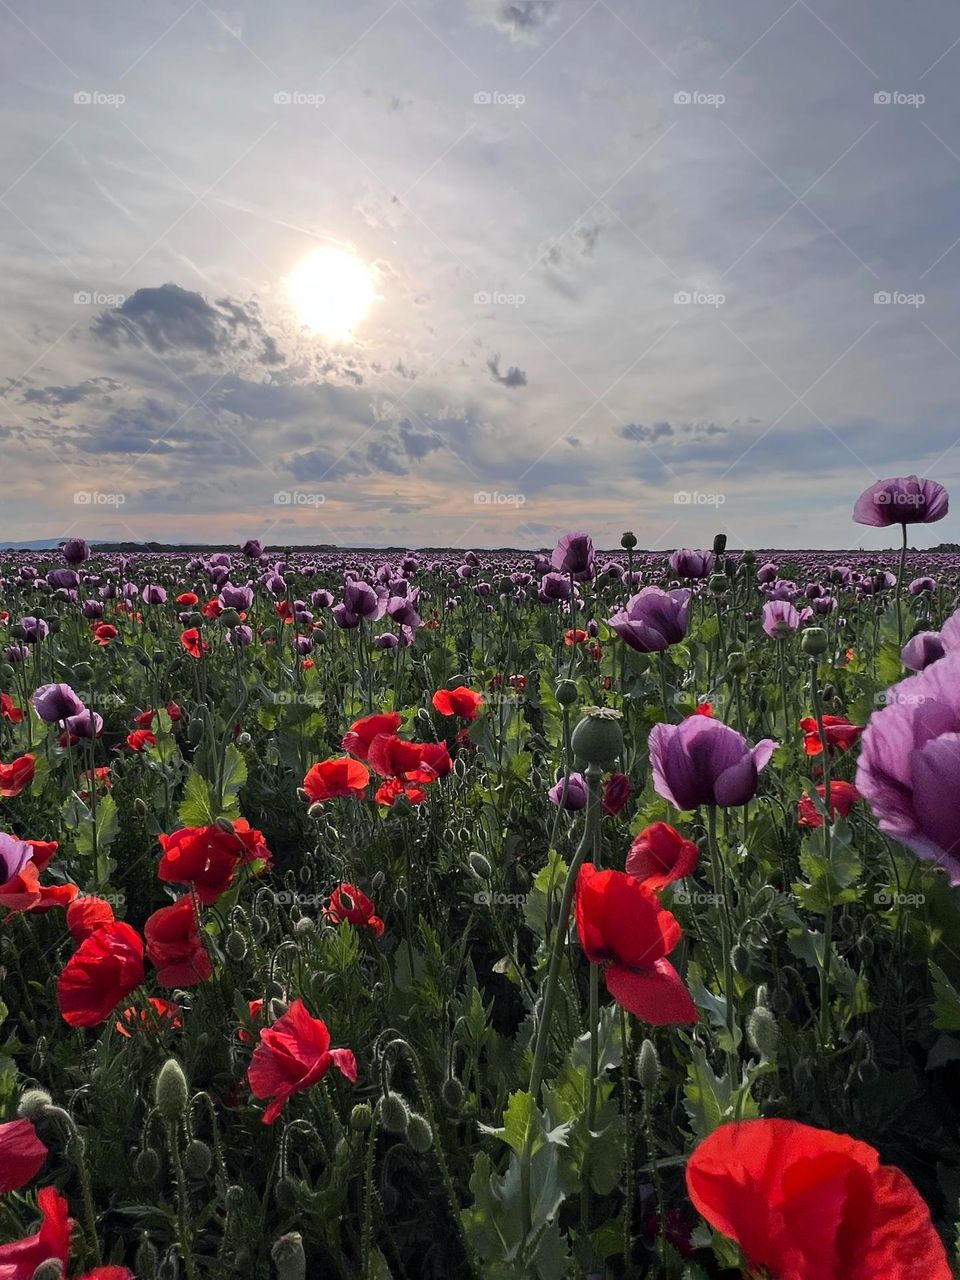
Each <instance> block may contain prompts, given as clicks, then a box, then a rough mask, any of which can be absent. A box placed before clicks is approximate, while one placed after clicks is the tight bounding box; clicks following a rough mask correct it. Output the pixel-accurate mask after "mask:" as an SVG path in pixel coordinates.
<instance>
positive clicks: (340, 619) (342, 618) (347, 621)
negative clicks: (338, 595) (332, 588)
mask: <svg viewBox="0 0 960 1280" xmlns="http://www.w3.org/2000/svg"><path fill="white" fill-rule="evenodd" d="M330 612H331V614H332V615H333V620H334V622H335V623H336V624H337V626H338V627H340V628H341V629H342V630H344V631H350V630H352V628H353V627H359V625H360V615H359V614H356V613H351V612H350V610H349V609H348V608H347V606H346V605H345V604H335V605H334V606H333V608H332V609H331V610H330Z"/></svg>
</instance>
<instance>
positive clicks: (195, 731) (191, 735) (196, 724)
mask: <svg viewBox="0 0 960 1280" xmlns="http://www.w3.org/2000/svg"><path fill="white" fill-rule="evenodd" d="M202 737H203V721H202V720H201V719H200V718H199V716H194V718H193V719H192V720H188V721H187V741H188V742H189V743H190V745H191V746H192V747H195V746H196V745H197V743H198V742H199V741H200V739H201V738H202Z"/></svg>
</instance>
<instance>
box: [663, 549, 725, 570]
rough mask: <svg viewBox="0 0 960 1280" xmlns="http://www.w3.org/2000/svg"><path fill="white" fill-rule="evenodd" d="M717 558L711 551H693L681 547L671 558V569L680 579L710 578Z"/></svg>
mask: <svg viewBox="0 0 960 1280" xmlns="http://www.w3.org/2000/svg"><path fill="white" fill-rule="evenodd" d="M716 562H717V557H716V556H715V555H714V554H713V552H711V551H691V550H690V549H689V547H680V548H679V549H678V550H677V551H674V553H673V555H672V556H671V557H670V568H671V569H672V570H673V572H674V573H675V574H676V575H677V577H678V578H709V577H710V575H711V573H713V567H714V565H715V564H716Z"/></svg>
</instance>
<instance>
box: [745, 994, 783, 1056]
mask: <svg viewBox="0 0 960 1280" xmlns="http://www.w3.org/2000/svg"><path fill="white" fill-rule="evenodd" d="M747 1040H748V1041H749V1043H750V1045H751V1047H752V1048H753V1049H754V1050H755V1051H756V1052H757V1053H759V1055H760V1057H761V1058H764V1059H767V1058H772V1057H773V1056H774V1055H775V1054H776V1052H777V1045H778V1044H779V1043H780V1029H779V1027H778V1026H777V1020H776V1018H775V1017H774V1016H773V1014H772V1013H771V1012H770V1010H769V1009H767V1008H765V1007H764V1006H763V1005H757V1007H756V1008H755V1009H754V1011H753V1013H751V1014H750V1017H749V1018H748V1019H747Z"/></svg>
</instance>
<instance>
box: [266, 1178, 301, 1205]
mask: <svg viewBox="0 0 960 1280" xmlns="http://www.w3.org/2000/svg"><path fill="white" fill-rule="evenodd" d="M273 1198H274V1200H276V1202H277V1205H278V1206H279V1207H280V1208H281V1209H294V1208H295V1207H296V1204H297V1201H298V1200H299V1199H300V1188H299V1187H298V1186H297V1184H296V1182H295V1181H294V1180H293V1178H281V1179H280V1181H279V1182H278V1183H277V1185H276V1187H275V1188H274V1191H273Z"/></svg>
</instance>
